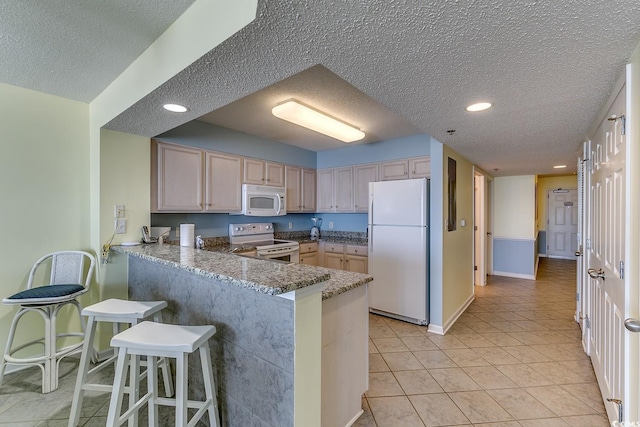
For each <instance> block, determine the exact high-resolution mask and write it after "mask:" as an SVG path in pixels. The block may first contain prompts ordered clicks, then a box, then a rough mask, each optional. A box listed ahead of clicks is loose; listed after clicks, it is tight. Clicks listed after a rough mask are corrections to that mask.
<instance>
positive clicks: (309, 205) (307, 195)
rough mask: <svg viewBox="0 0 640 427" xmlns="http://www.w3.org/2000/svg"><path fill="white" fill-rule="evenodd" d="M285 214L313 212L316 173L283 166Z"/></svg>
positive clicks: (314, 207)
mask: <svg viewBox="0 0 640 427" xmlns="http://www.w3.org/2000/svg"><path fill="white" fill-rule="evenodd" d="M285 189H286V203H287V212H315V210H316V172H315V171H314V170H311V169H302V168H299V167H295V166H288V165H287V166H285Z"/></svg>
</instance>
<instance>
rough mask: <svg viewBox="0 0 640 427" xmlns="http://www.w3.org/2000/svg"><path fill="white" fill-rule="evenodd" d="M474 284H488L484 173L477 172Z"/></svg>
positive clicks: (475, 181) (475, 178)
mask: <svg viewBox="0 0 640 427" xmlns="http://www.w3.org/2000/svg"><path fill="white" fill-rule="evenodd" d="M473 179H474V187H475V191H474V199H473V201H474V224H473V225H474V228H473V237H474V238H473V242H474V243H473V244H474V262H473V264H474V267H473V268H474V284H475V285H476V286H484V285H486V284H487V273H486V268H485V267H486V261H485V248H486V246H487V235H486V227H485V215H484V212H485V203H484V202H485V191H484V175H482V174H480V173H478V172H476V173H475V175H474V178H473Z"/></svg>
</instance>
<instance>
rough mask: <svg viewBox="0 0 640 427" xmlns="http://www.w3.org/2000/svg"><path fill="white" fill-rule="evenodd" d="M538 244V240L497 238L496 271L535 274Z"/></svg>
mask: <svg viewBox="0 0 640 427" xmlns="http://www.w3.org/2000/svg"><path fill="white" fill-rule="evenodd" d="M536 244H537V242H536V240H526V239H501V238H495V239H494V240H493V269H494V271H496V272H503V273H512V274H516V275H529V276H533V275H535V267H536V265H535V260H536V258H537V247H536Z"/></svg>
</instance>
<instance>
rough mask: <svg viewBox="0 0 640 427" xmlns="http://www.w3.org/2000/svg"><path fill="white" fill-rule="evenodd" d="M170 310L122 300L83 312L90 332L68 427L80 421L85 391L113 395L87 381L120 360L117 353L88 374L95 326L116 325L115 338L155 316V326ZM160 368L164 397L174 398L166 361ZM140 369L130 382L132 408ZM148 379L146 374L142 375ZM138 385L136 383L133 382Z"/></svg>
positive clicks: (152, 303)
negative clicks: (126, 328)
mask: <svg viewBox="0 0 640 427" xmlns="http://www.w3.org/2000/svg"><path fill="white" fill-rule="evenodd" d="M166 306H167V303H166V301H149V302H146V301H128V300H121V299H115V298H112V299H108V300H105V301H101V302H99V303H97V304H93V305H90V306H89V307H86V308H85V309H83V310H82V315H83V316H88V320H87V329H86V334H85V339H84V344H83V348H82V356H81V358H80V365H79V366H78V378H77V379H76V388H75V390H74V393H73V402H72V403H71V413H70V415H69V424H68V426H69V427H76V426H77V425H78V423H79V420H80V412H81V409H82V400H83V398H84V392H85V390H91V391H108V392H112V391H113V386H112V385H109V384H94V383H88V382H87V378H88V377H89V375H92V374H95V373H96V372H99V371H101V370H102V369H104V368H105V367H107V366H108V365H109V364H111V363H113V362H114V361H115V360H116V358H117V353H114V355H113V356H111V357H109V358H108V359H107V360H105V361H104V362H102V363H100V364H98V365H97V366H95V367H94V368H93V369H91V370H89V363H90V361H91V358H92V356H93V354H94V348H93V340H94V338H95V335H96V323H97V322H109V323H112V324H113V334H114V335H116V334H118V333H119V332H120V326H121V325H122V324H127V325H130V326H133V325H136V324H138V323H139V322H140V321H142V320H144V319H147V318H149V317H151V316H153V320H154V321H155V322H162V315H161V313H160V311H161V310H162V309H163V308H165V307H166ZM159 365H160V367H161V368H162V374H163V379H164V387H165V394H166V395H167V397H171V396H173V380H172V378H171V367H170V366H169V362H168V360H166V359H162V360H160V361H159ZM138 369H139V367H138V366H136V367H135V369H134V367H132V370H131V379H130V381H129V387H128V390H127V391H128V392H129V404H130V405H132V404H133V403H135V402H136V401H137V400H138V389H139V388H138V381H140V378H138V373H137V371H138ZM147 372H152V374H154V375H155V374H156V370H153V371H149V370H148V369H147ZM143 375H145V374H143ZM134 381H136V382H134ZM136 423H137V420H136V419H135V418H133V419H132V420H131V422H130V423H129V424H130V425H131V426H133V425H135V424H136Z"/></svg>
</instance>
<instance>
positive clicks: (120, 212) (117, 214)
mask: <svg viewBox="0 0 640 427" xmlns="http://www.w3.org/2000/svg"><path fill="white" fill-rule="evenodd" d="M113 217H114V218H124V205H113Z"/></svg>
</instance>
